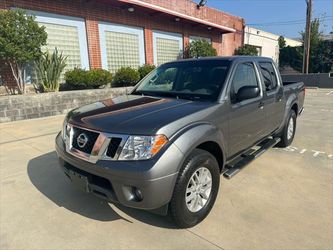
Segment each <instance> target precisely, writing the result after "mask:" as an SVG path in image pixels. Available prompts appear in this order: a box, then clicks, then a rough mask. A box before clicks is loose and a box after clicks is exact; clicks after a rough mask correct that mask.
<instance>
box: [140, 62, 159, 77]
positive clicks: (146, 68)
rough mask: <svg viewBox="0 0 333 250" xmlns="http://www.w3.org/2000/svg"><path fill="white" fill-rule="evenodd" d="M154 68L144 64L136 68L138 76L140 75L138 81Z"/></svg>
mask: <svg viewBox="0 0 333 250" xmlns="http://www.w3.org/2000/svg"><path fill="white" fill-rule="evenodd" d="M155 68H156V66H155V65H151V64H144V65H142V66H140V67H139V68H138V71H139V74H140V80H141V79H142V78H144V77H145V76H146V75H148V74H149V73H150V72H151V71H152V70H154V69H155Z"/></svg>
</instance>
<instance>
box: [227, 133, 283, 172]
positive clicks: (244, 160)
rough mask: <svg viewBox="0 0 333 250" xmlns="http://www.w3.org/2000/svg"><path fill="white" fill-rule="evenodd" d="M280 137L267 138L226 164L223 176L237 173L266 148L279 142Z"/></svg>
mask: <svg viewBox="0 0 333 250" xmlns="http://www.w3.org/2000/svg"><path fill="white" fill-rule="evenodd" d="M280 140H281V139H280V138H272V139H267V140H265V141H263V142H261V143H260V144H258V145H257V146H258V147H259V149H257V150H255V151H254V152H252V153H250V154H247V153H245V154H242V155H241V157H240V159H239V160H238V161H236V162H234V163H233V164H232V165H227V166H226V168H227V170H226V171H225V172H224V173H223V176H224V177H225V178H227V179H231V178H232V177H234V176H235V175H236V174H238V173H239V172H240V171H241V170H242V169H243V168H245V167H246V166H247V165H248V164H249V163H250V162H251V161H253V160H254V159H256V158H257V157H259V156H260V155H262V154H263V153H265V152H266V151H267V150H268V149H270V148H272V147H274V146H275V145H276V144H278V143H279V142H280Z"/></svg>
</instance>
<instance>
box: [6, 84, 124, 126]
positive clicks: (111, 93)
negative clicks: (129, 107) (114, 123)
mask: <svg viewBox="0 0 333 250" xmlns="http://www.w3.org/2000/svg"><path fill="white" fill-rule="evenodd" d="M129 90H130V88H128V90H127V91H129ZM125 93H126V88H105V89H100V90H96V89H94V90H78V91H65V92H56V93H44V94H40V95H12V96H0V123H2V122H10V121H17V120H24V119H33V118H39V117H46V116H52V115H60V114H66V113H67V112H68V111H69V110H71V109H73V108H76V107H79V106H82V105H85V104H89V103H93V102H96V101H100V100H105V99H109V98H113V97H116V96H118V95H123V94H125Z"/></svg>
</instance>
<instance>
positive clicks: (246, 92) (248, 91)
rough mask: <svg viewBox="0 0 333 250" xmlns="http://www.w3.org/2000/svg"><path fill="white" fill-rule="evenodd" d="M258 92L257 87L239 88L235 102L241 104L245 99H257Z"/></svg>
mask: <svg viewBox="0 0 333 250" xmlns="http://www.w3.org/2000/svg"><path fill="white" fill-rule="evenodd" d="M259 94H260V90H259V88H258V87H257V86H244V87H241V88H240V89H239V90H238V92H237V95H236V99H237V102H241V101H244V100H247V99H252V98H256V97H258V96H259Z"/></svg>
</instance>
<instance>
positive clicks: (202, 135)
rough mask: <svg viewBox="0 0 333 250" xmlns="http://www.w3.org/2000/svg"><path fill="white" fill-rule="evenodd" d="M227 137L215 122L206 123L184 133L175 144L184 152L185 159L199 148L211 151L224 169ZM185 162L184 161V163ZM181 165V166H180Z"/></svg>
mask: <svg viewBox="0 0 333 250" xmlns="http://www.w3.org/2000/svg"><path fill="white" fill-rule="evenodd" d="M225 142H226V141H225V138H224V135H223V134H222V132H221V131H220V130H219V129H218V128H216V126H214V125H213V124H210V123H205V124H200V125H198V126H195V127H192V128H190V129H188V130H187V131H185V132H184V133H182V134H181V135H180V136H179V137H178V138H177V139H176V140H175V141H174V143H175V145H176V146H177V147H178V148H179V150H180V151H181V152H183V154H184V161H185V160H186V158H187V157H188V156H189V155H190V153H191V152H192V151H193V150H194V149H196V148H198V149H202V150H206V151H207V152H209V153H211V154H212V155H213V156H214V157H215V158H216V160H217V162H218V164H219V168H220V171H222V170H223V168H224V165H225V159H226V154H225V153H226V150H225V149H226V145H225ZM182 164H183V163H182ZM180 167H181V166H180Z"/></svg>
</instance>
